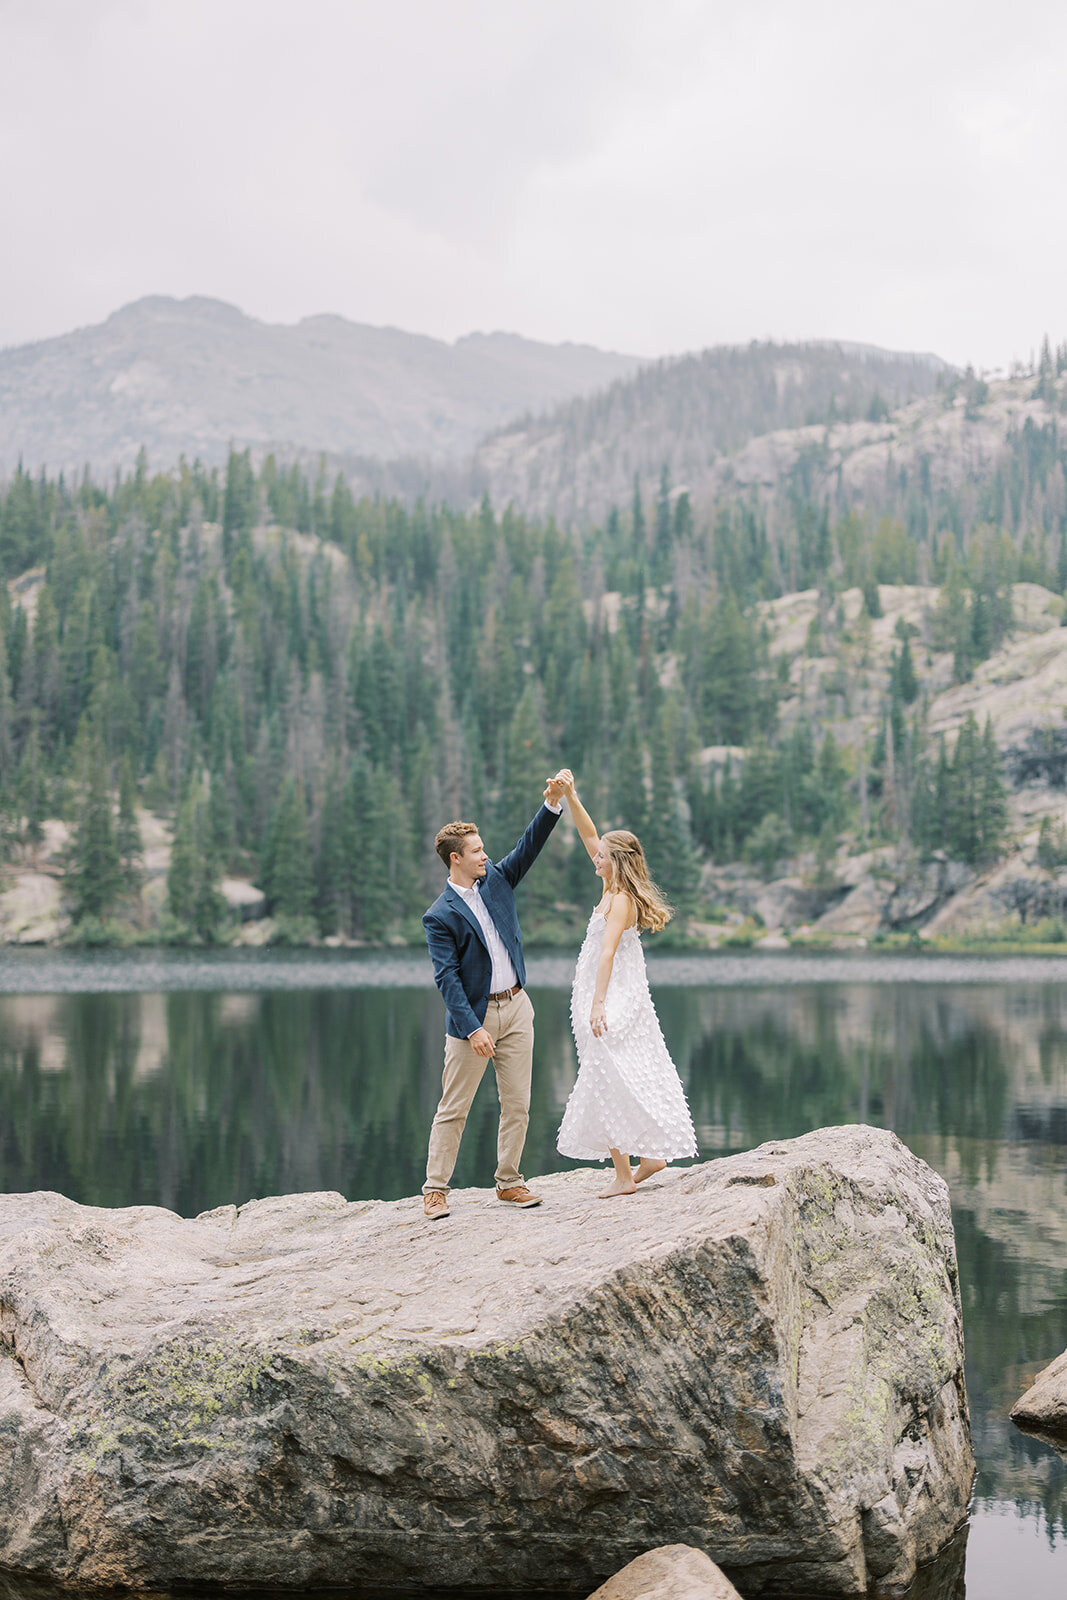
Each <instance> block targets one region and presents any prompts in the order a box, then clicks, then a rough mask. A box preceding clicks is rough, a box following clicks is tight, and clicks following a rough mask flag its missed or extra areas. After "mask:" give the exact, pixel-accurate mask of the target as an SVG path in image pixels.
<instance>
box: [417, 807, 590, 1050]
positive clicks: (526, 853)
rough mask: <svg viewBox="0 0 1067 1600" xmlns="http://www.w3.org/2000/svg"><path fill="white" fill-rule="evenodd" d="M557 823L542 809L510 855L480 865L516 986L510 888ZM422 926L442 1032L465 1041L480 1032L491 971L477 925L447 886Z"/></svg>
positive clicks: (521, 973) (522, 971)
mask: <svg viewBox="0 0 1067 1600" xmlns="http://www.w3.org/2000/svg"><path fill="white" fill-rule="evenodd" d="M558 821H559V813H558V812H556V811H550V810H549V809H548V807H547V806H542V807H541V809H540V811H539V812H538V813H537V815H536V817H534V819H533V821H532V822H531V823H530V825H529V827H528V828H527V829H526V832H525V833H524V834H523V836H522V838H521V839H520V840H519V842H518V844H517V845H516V846H515V848H514V850H510V851H509V852H508V854H507V855H506V856H504V858H503V860H501V861H487V862H486V866H485V877H484V878H482V879H481V882H480V884H479V888H478V893H479V894H480V895H481V897H482V900H483V902H484V904H485V908H486V910H487V911H488V913H489V915H490V916H491V917H492V919H493V921H494V923H495V924H496V929H497V932H498V933H499V934H500V937H501V939H502V940H503V941H504V947H505V949H506V950H507V952H508V955H509V956H510V957H511V960H512V963H513V965H514V967H515V976H516V977H517V978H518V980H519V982H520V983H521V984H525V982H526V963H525V961H524V960H523V955H522V934H521V933H520V932H519V918H518V913H517V912H516V910H515V887H516V885H517V884H519V883H521V882H522V879H523V878H524V877H525V876H526V874H527V873H528V872H529V870H530V868H531V867H532V866H533V864H534V862H535V861H536V860H537V857H538V856H539V855H540V853H541V850H542V849H543V847H544V845H545V843H546V841H547V839H548V836H549V834H550V833H551V832H552V829H553V828H554V827H555V826H556V823H557V822H558ZM422 925H423V927H424V928H425V929H426V943H427V945H428V946H429V949H430V959H431V961H432V962H433V977H434V982H435V983H436V985H437V987H438V988H439V989H440V991H441V994H442V996H443V997H444V1002H445V1032H446V1033H447V1034H449V1035H450V1036H451V1037H452V1038H453V1039H469V1038H470V1036H471V1034H472V1033H475V1032H476V1031H477V1029H479V1028H480V1027H481V1026H482V1023H483V1022H484V1021H485V1013H486V1011H487V1010H488V1009H489V975H490V972H491V970H492V965H491V963H490V960H489V951H488V949H487V948H486V944H485V935H484V934H483V933H482V925H481V923H480V922H479V921H478V918H477V917H476V916H475V915H474V912H473V911H472V910H471V909H470V907H469V906H468V904H467V902H466V901H465V900H464V898H463V896H462V895H461V894H457V893H456V891H455V889H453V888H452V886H451V884H446V885H445V890H444V893H443V894H440V895H438V897H437V899H436V900H435V901H434V903H433V905H432V906H431V907H430V909H429V911H427V913H426V915H425V916H424V917H423V919H422Z"/></svg>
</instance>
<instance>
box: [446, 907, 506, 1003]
mask: <svg viewBox="0 0 1067 1600" xmlns="http://www.w3.org/2000/svg"><path fill="white" fill-rule="evenodd" d="M448 881H449V883H450V884H451V885H452V887H453V889H455V891H456V893H457V894H458V895H461V896H462V897H463V899H464V900H465V901H466V902H467V904H468V905H469V906H470V908H471V910H472V911H473V912H474V915H475V916H476V917H477V918H478V922H479V924H480V926H481V930H482V933H483V934H484V935H485V944H486V949H487V950H488V951H489V960H490V963H491V965H492V970H491V972H490V974H489V992H490V993H491V994H503V992H504V990H505V989H514V987H515V985H516V984H517V983H518V981H519V980H518V977H517V976H516V973H515V966H514V963H513V962H512V959H511V957H510V956H509V955H508V950H507V945H506V944H505V943H504V941H503V939H502V938H501V937H500V935H499V933H498V932H497V927H496V923H495V922H494V921H493V919H492V917H491V916H490V915H489V907H488V906H487V905H486V903H485V901H484V900H483V899H482V896H481V891H480V889H479V887H478V885H477V884H474V885H473V887H472V888H470V889H464V888H463V887H462V885H461V884H458V883H457V882H456V881H455V879H454V878H449V880H448Z"/></svg>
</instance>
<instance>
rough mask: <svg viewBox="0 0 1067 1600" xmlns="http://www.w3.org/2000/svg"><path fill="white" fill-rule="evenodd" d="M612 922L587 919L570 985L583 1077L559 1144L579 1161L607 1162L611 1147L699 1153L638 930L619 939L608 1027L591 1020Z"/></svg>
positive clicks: (663, 1156) (665, 1157) (661, 1154)
mask: <svg viewBox="0 0 1067 1600" xmlns="http://www.w3.org/2000/svg"><path fill="white" fill-rule="evenodd" d="M606 926H607V923H606V920H605V917H604V915H603V913H602V912H600V911H599V910H597V911H594V912H593V914H592V916H591V917H590V918H589V927H588V929H587V930H586V935H585V941H584V943H583V945H582V948H581V951H580V952H579V955H578V965H577V967H576V968H575V973H574V986H573V988H572V989H571V1027H572V1029H573V1030H574V1043H575V1046H576V1048H577V1051H578V1080H577V1082H576V1083H575V1085H574V1088H573V1089H572V1090H571V1095H570V1099H569V1100H568V1101H567V1109H566V1110H565V1111H564V1113H563V1121H562V1123H561V1124H560V1129H559V1134H558V1135H557V1138H556V1148H557V1150H558V1151H559V1152H560V1154H561V1155H564V1156H571V1157H572V1158H573V1159H574V1160H577V1161H602V1160H604V1159H605V1158H606V1157H607V1155H608V1153H609V1151H611V1150H613V1149H614V1150H621V1151H622V1152H623V1153H624V1154H626V1155H633V1156H648V1157H650V1158H651V1159H653V1160H656V1159H659V1160H662V1161H675V1160H677V1159H678V1158H679V1157H680V1156H695V1155H696V1154H697V1142H696V1134H695V1133H694V1131H693V1119H692V1117H691V1116H690V1114H689V1107H688V1105H687V1104H686V1099H685V1091H684V1089H683V1088H682V1085H681V1080H680V1079H679V1077H678V1072H677V1069H676V1067H675V1065H674V1062H673V1061H672V1060H671V1058H670V1056H669V1055H668V1054H667V1046H666V1044H665V1043H664V1040H663V1034H662V1032H661V1031H660V1025H659V1018H658V1017H657V1016H656V1008H655V1006H654V1005H653V1004H652V996H651V994H650V993H649V989H648V973H647V971H646V970H645V953H644V951H643V950H642V948H641V939H640V936H639V934H638V932H637V929H636V928H627V929H626V930H625V932H624V933H623V935H622V938H621V939H620V940H619V943H618V946H617V948H616V951H615V960H614V963H613V965H612V969H611V978H610V980H609V982H608V992H607V995H606V996H605V1000H604V1014H605V1017H606V1019H607V1025H608V1026H607V1032H606V1033H603V1034H601V1036H600V1037H599V1038H597V1036H596V1034H594V1032H593V1030H592V1028H591V1027H590V1026H589V1013H590V1011H591V1010H592V1006H593V994H594V992H595V990H596V969H597V964H598V962H599V961H600V947H601V945H602V943H603V941H604V930H605V928H606Z"/></svg>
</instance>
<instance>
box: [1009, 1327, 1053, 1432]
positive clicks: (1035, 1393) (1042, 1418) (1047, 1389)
mask: <svg viewBox="0 0 1067 1600" xmlns="http://www.w3.org/2000/svg"><path fill="white" fill-rule="evenodd" d="M1011 1417H1012V1421H1013V1422H1017V1423H1018V1424H1019V1426H1020V1428H1026V1429H1028V1430H1029V1431H1030V1432H1032V1433H1044V1434H1047V1435H1048V1436H1049V1437H1050V1438H1052V1439H1057V1440H1062V1441H1064V1442H1067V1350H1065V1351H1064V1352H1063V1354H1062V1356H1057V1357H1056V1359H1055V1361H1051V1362H1050V1363H1049V1365H1048V1366H1047V1367H1045V1368H1044V1370H1043V1371H1041V1372H1039V1373H1038V1375H1037V1377H1036V1378H1035V1379H1034V1381H1033V1383H1032V1384H1031V1385H1030V1387H1029V1389H1027V1391H1026V1393H1025V1394H1024V1395H1023V1396H1022V1397H1021V1398H1020V1399H1018V1400H1016V1402H1015V1404H1014V1405H1013V1406H1012V1408H1011Z"/></svg>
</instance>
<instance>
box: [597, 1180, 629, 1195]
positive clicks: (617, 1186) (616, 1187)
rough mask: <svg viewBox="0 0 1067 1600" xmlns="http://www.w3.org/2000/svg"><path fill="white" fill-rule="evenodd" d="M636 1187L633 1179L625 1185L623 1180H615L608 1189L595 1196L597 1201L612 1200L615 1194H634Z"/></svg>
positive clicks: (625, 1182)
mask: <svg viewBox="0 0 1067 1600" xmlns="http://www.w3.org/2000/svg"><path fill="white" fill-rule="evenodd" d="M636 1193H637V1185H636V1183H635V1182H634V1180H633V1178H631V1179H630V1181H629V1183H627V1181H626V1179H625V1178H616V1179H615V1182H614V1183H613V1184H612V1186H611V1188H610V1189H602V1190H601V1191H600V1193H599V1194H598V1195H597V1199H598V1200H614V1198H615V1196H616V1195H617V1194H636Z"/></svg>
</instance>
